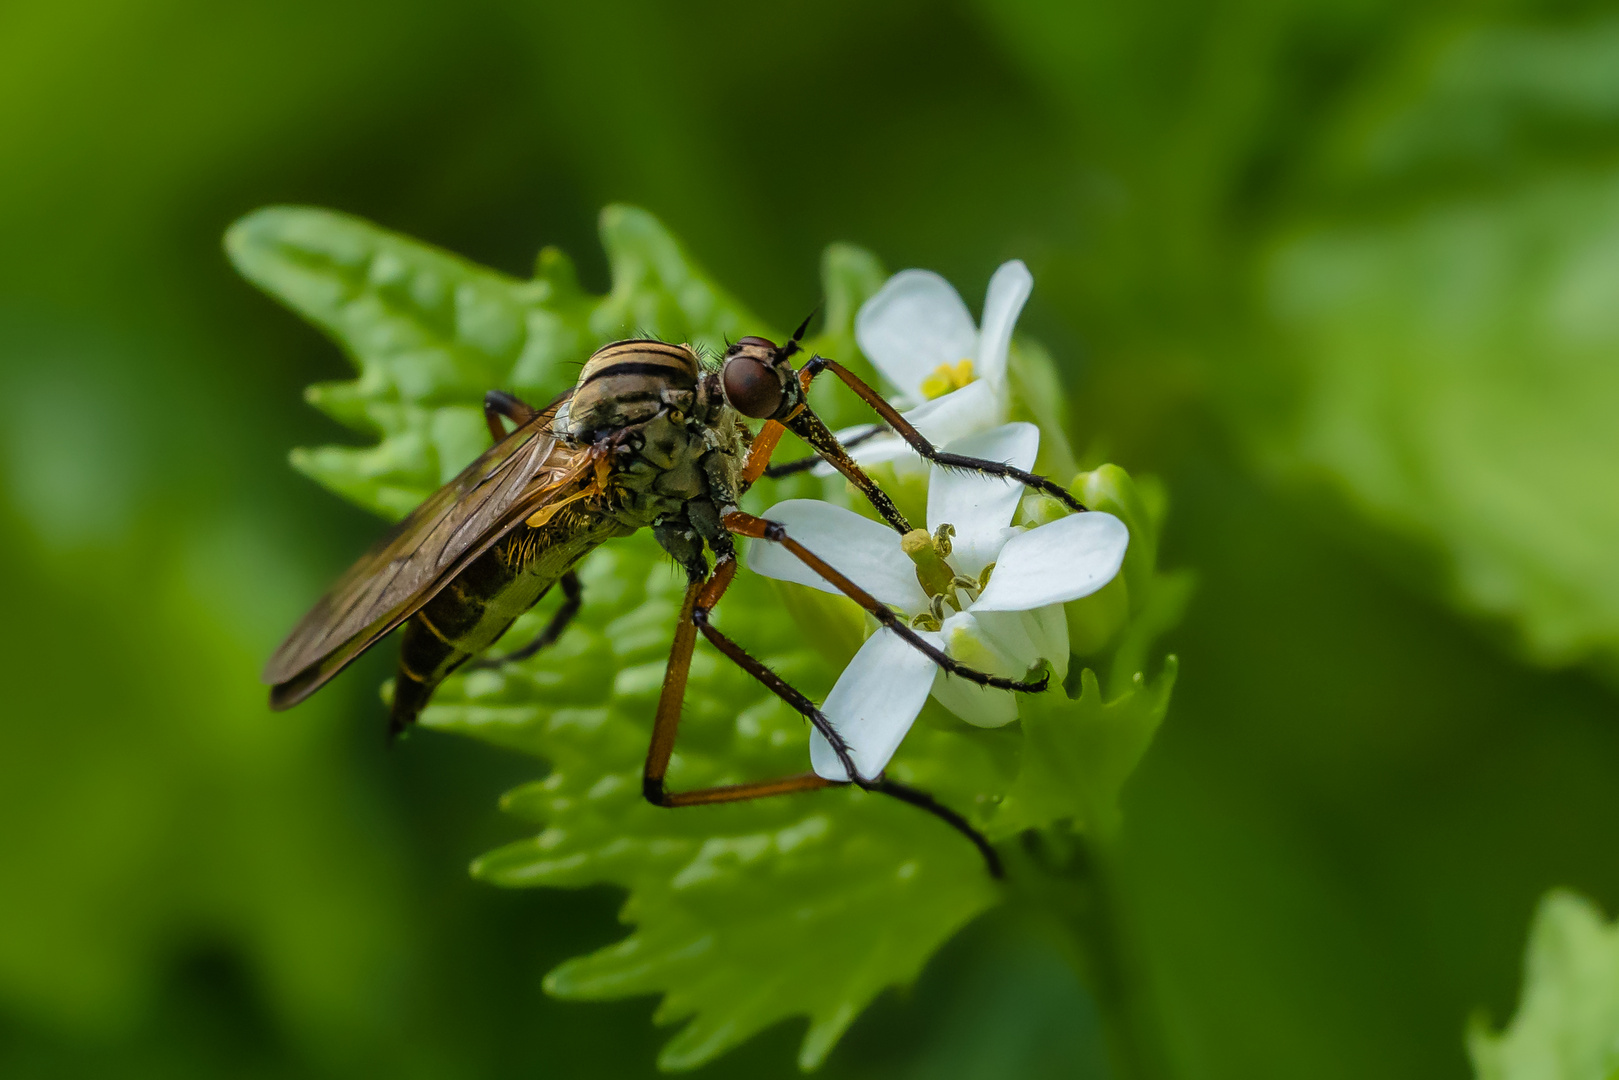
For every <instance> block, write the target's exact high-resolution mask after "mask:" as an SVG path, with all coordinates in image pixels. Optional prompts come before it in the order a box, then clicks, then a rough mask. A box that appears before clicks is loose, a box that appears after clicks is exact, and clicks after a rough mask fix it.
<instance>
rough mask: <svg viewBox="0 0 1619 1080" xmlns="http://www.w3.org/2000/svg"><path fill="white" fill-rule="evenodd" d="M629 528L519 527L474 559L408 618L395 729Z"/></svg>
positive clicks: (394, 712)
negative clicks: (567, 574)
mask: <svg viewBox="0 0 1619 1080" xmlns="http://www.w3.org/2000/svg"><path fill="white" fill-rule="evenodd" d="M625 531H627V530H625V529H623V528H622V527H620V526H618V525H616V523H611V522H603V523H599V524H595V525H594V527H589V528H584V529H581V528H579V526H578V524H577V523H572V527H571V528H570V527H569V524H567V523H562V522H557V523H555V524H547V525H544V526H542V527H540V528H538V529H530V528H526V527H519V528H518V529H517V530H516V531H514V532H513V533H512V534H511V535H509V536H507V537H506V538H505V539H503V540H501V541H500V543H498V544H496V545H495V546H494V547H492V548H490V549H489V550H488V551H486V552H484V553H483V554H482V555H480V556H478V558H476V559H474V560H473V561H472V562H471V563H469V564H468V565H467V567H466V569H464V570H462V571H461V573H459V574H457V575H456V576H455V578H454V579H453V580H452V581H450V583H449V584H447V585H446V586H444V588H442V589H440V590H439V591H438V592H437V593H436V594H434V596H433V597H432V599H430V600H428V601H427V603H425V604H423V605H422V607H421V610H419V611H417V612H416V614H415V615H413V616H411V617H410V619H409V620H407V621H406V623H405V632H404V635H403V637H402V639H401V641H400V644H399V671H398V677H397V678H396V679H395V680H394V700H393V708H392V709H391V710H390V718H389V719H390V723H389V727H390V729H391V730H392V731H393V732H394V733H395V734H397V733H398V732H400V731H403V730H404V729H405V728H406V727H408V726H410V725H411V724H412V723H414V722H415V720H416V717H417V714H419V713H420V712H421V711H422V709H423V708H425V707H426V706H427V701H428V699H429V698H430V697H432V695H433V691H434V689H435V688H436V687H437V686H438V684H439V683H441V682H443V681H444V679H445V677H446V676H448V675H449V674H450V673H451V672H452V671H454V670H455V669H456V668H458V667H460V666H461V665H462V664H464V663H466V662H467V660H469V659H470V658H472V657H474V656H476V655H477V654H479V653H481V652H483V651H484V650H485V649H487V648H488V647H489V646H491V645H493V644H494V643H495V642H496V641H497V640H498V639H499V638H500V636H501V635H502V634H504V633H505V632H506V631H507V629H508V628H510V627H511V625H512V623H513V622H514V621H516V619H517V617H518V616H519V615H521V614H523V612H525V611H527V610H528V609H529V608H531V607H533V606H534V605H535V604H536V603H538V602H539V600H540V598H541V597H542V596H544V595H545V594H546V592H548V591H549V590H550V588H551V586H552V585H554V584H555V583H556V581H557V579H558V578H560V577H561V576H562V574H563V572H564V571H566V570H568V569H569V568H570V567H572V566H573V565H574V564H575V563H577V562H578V561H579V560H580V559H582V558H584V556H585V555H586V554H588V553H589V552H590V551H591V550H592V549H593V548H595V547H596V546H597V545H599V544H600V543H602V541H604V540H606V539H608V538H609V537H611V536H615V535H620V534H622V533H623V532H625Z"/></svg>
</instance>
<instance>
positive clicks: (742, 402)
mask: <svg viewBox="0 0 1619 1080" xmlns="http://www.w3.org/2000/svg"><path fill="white" fill-rule="evenodd" d="M748 340H750V339H748V338H743V339H742V341H739V342H737V344H739V345H740V344H742V343H743V342H746V341H748ZM753 340H763V339H753ZM766 344H768V342H767V343H766ZM720 381H721V383H722V384H723V386H724V388H725V400H726V401H729V402H730V403H731V408H733V409H735V410H736V411H737V412H739V413H741V414H742V415H743V416H746V417H750V418H752V419H754V420H767V419H769V418H770V417H772V416H774V415H776V410H777V409H779V408H781V378H780V376H778V375H777V374H776V369H775V368H772V367H770V366H769V365H767V364H762V363H760V362H759V361H757V360H755V359H753V358H752V357H751V356H733V357H732V358H731V359H729V360H727V361H726V362H725V367H724V369H723V370H722V371H721V372H720Z"/></svg>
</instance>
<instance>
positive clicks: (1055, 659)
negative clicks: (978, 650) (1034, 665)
mask: <svg viewBox="0 0 1619 1080" xmlns="http://www.w3.org/2000/svg"><path fill="white" fill-rule="evenodd" d="M990 614H991V613H990V612H987V611H986V612H984V615H985V616H986V617H987V616H988V615H990ZM1022 615H1023V626H1024V629H1026V630H1027V631H1028V633H1029V637H1030V638H1032V639H1033V640H1034V645H1035V648H1036V649H1038V650H1039V652H1040V655H1041V656H1043V657H1045V658H1046V659H1047V660H1050V661H1051V666H1052V668H1053V669H1054V672H1053V674H1054V676H1055V678H1056V680H1057V681H1058V682H1062V681H1063V680H1064V679H1066V678H1068V620H1067V618H1065V617H1064V616H1063V611H1062V605H1061V604H1050V605H1048V606H1046V607H1042V608H1035V609H1034V610H1033V611H1025V612H1023V613H1022Z"/></svg>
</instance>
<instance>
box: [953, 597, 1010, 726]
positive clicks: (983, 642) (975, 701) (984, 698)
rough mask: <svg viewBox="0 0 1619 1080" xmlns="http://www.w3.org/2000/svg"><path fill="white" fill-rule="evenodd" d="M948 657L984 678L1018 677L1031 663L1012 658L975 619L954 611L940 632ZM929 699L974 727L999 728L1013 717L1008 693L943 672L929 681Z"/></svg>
mask: <svg viewBox="0 0 1619 1080" xmlns="http://www.w3.org/2000/svg"><path fill="white" fill-rule="evenodd" d="M940 637H941V638H942V639H943V640H944V647H945V650H946V651H947V652H949V653H950V655H951V656H952V657H954V658H955V659H957V660H960V661H961V662H962V663H963V664H966V665H967V666H968V667H972V668H976V669H977V670H979V671H982V672H983V673H985V674H986V675H1003V676H1007V677H1012V678H1021V677H1022V675H1023V674H1024V672H1026V671H1028V669H1029V667H1030V666H1031V665H1032V664H1033V660H1032V659H1029V658H1025V657H1020V656H1015V655H1013V654H1012V653H1011V652H1009V651H1007V650H1006V649H1005V648H1004V647H1003V646H1002V644H1001V642H1000V641H998V640H996V638H995V637H994V636H992V635H991V634H989V633H987V632H985V628H984V627H983V625H982V624H981V623H980V622H979V620H978V618H977V616H975V615H973V614H972V613H971V612H958V613H956V614H955V615H952V616H950V617H949V618H948V619H946V620H945V621H944V627H943V629H942V631H941V633H940ZM933 696H934V697H936V698H938V699H939V702H940V704H942V705H944V707H945V708H947V709H949V710H950V711H951V712H953V713H955V714H956V715H957V716H959V717H961V718H962V719H963V720H965V721H967V723H969V724H974V725H976V726H978V727H1000V726H1001V725H1002V724H1005V723H1008V722H1010V721H1011V720H1012V719H1013V718H1014V717H1015V716H1017V702H1016V701H1015V700H1014V699H1013V697H1012V692H1011V691H1010V690H996V689H993V688H990V687H986V686H979V685H978V684H977V683H975V682H972V681H970V680H968V679H964V678H962V677H961V676H960V675H946V674H945V673H944V672H943V671H940V672H939V674H938V675H937V676H936V677H935V678H934V680H933Z"/></svg>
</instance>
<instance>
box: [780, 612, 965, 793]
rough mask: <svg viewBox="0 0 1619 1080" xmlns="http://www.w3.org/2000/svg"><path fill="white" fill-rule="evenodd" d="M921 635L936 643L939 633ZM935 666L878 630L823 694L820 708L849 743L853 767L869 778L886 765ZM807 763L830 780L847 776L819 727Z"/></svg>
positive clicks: (919, 708) (897, 638)
mask: <svg viewBox="0 0 1619 1080" xmlns="http://www.w3.org/2000/svg"><path fill="white" fill-rule="evenodd" d="M922 637H923V638H924V639H926V640H927V641H929V642H930V643H932V644H933V645H938V644H939V635H938V634H929V633H926V632H923V633H922ZM934 670H935V668H934V664H933V661H932V660H929V659H928V658H927V657H926V656H924V655H923V654H922V653H920V652H918V651H917V649H916V648H915V647H914V646H912V645H911V644H910V643H909V642H907V641H906V640H905V639H903V638H901V637H900V636H899V635H898V634H896V633H894V632H893V631H892V630H888V629H881V630H878V631H877V632H876V633H875V634H873V635H871V637H869V638H867V639H866V643H865V644H864V645H862V646H860V651H859V652H857V653H855V654H854V659H853V660H850V661H849V666H848V667H846V668H844V669H843V674H842V675H840V676H838V682H837V685H836V686H834V687H832V692H831V693H830V694H828V695H826V704H825V705H823V706H821V712H822V713H824V714H825V716H826V718H827V719H828V720H830V721H832V727H833V728H834V729H836V730H837V733H838V734H839V735H841V736H843V741H844V742H846V743H847V744H848V746H849V752H850V756H851V757H853V758H854V767H855V769H856V770H858V771H859V773H860V775H861V776H863V777H865V778H866V779H868V780H869V779H872V778H873V777H875V776H876V775H877V774H878V773H880V772H882V771H883V769H884V768H885V767H886V766H887V765H888V759H889V758H891V757H893V756H894V751H895V750H897V749H899V744H900V741H901V740H902V739H904V738H905V733H906V732H907V731H909V730H911V723H912V722H913V721H914V720H915V719H916V714H917V713H919V712H921V711H922V706H923V705H924V704H925V703H926V702H927V700H928V691H929V690H930V689H931V688H932V687H933V672H934ZM810 765H811V766H813V767H814V769H815V772H816V774H817V775H820V776H824V777H826V779H828V780H847V779H849V774H848V772H847V771H845V769H844V768H843V765H842V763H840V762H839V761H838V756H837V755H836V754H835V753H833V752H832V744H831V743H829V742H827V741H826V737H825V736H823V735H822V734H821V733H820V732H819V731H815V730H811V732H810Z"/></svg>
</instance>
